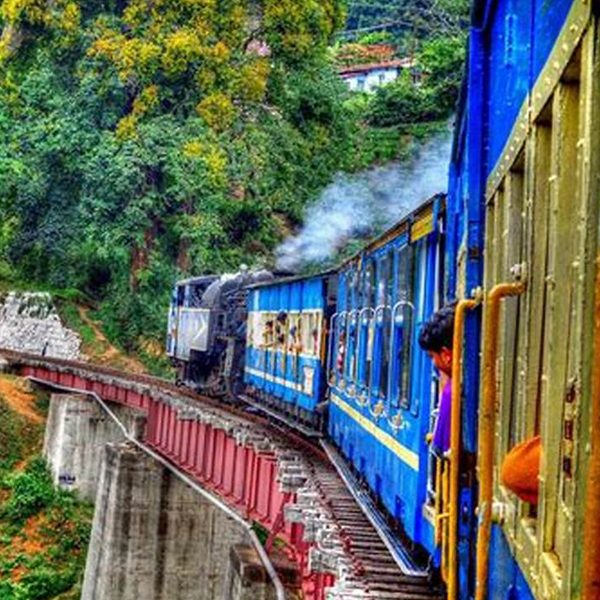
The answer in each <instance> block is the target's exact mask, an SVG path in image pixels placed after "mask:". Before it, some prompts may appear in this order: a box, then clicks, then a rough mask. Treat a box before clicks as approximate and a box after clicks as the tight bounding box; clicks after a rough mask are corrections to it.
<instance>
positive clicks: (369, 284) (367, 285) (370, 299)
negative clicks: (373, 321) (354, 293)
mask: <svg viewBox="0 0 600 600" xmlns="http://www.w3.org/2000/svg"><path fill="white" fill-rule="evenodd" d="M363 289H364V305H365V306H368V307H370V308H375V293H376V289H375V266H374V265H373V262H372V261H369V264H368V265H367V268H366V269H365V272H364V282H363Z"/></svg>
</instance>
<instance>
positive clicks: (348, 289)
mask: <svg viewBox="0 0 600 600" xmlns="http://www.w3.org/2000/svg"><path fill="white" fill-rule="evenodd" d="M443 224H444V198H443V196H437V197H434V198H432V199H430V200H429V201H427V202H426V203H425V204H424V205H423V206H422V207H420V208H419V209H418V210H417V211H416V212H414V213H413V214H411V215H409V216H407V217H406V218H405V219H403V220H402V221H401V222H400V223H399V224H398V225H396V226H395V227H393V228H392V229H391V230H390V231H388V232H386V233H385V234H384V235H382V236H381V237H380V238H378V239H377V240H375V241H373V242H372V243H371V244H370V245H368V246H367V247H366V248H365V249H364V251H362V252H361V253H360V254H359V255H357V256H356V257H354V258H353V259H352V260H350V261H349V262H347V263H346V264H345V265H343V266H342V267H341V268H340V270H339V275H338V277H339V282H338V286H339V289H338V304H337V311H336V313H335V314H334V315H333V316H332V327H331V328H332V332H333V333H332V335H331V338H330V350H329V365H328V367H329V369H328V371H329V388H330V389H329V435H330V437H331V439H332V440H333V441H334V443H335V444H336V445H337V446H338V447H339V449H340V451H341V453H342V454H343V455H344V456H345V457H346V458H347V460H348V461H349V462H350V463H351V464H352V465H353V466H354V469H355V471H356V472H357V473H358V474H359V475H360V476H361V477H362V478H363V479H364V481H365V482H366V483H367V485H368V486H369V488H370V489H371V491H372V493H373V495H374V496H375V498H376V499H377V500H378V501H379V502H380V503H381V504H382V505H383V506H384V507H385V509H386V510H387V512H388V513H389V514H390V515H391V516H392V517H393V518H394V519H395V521H396V523H397V524H398V525H399V526H400V528H401V529H402V531H403V533H404V534H405V535H406V536H407V537H408V538H409V540H410V541H411V542H412V544H414V545H415V546H421V547H423V548H425V549H427V550H428V552H430V553H433V552H434V551H435V546H436V543H435V536H434V524H433V520H434V511H433V502H434V482H433V468H432V464H433V461H432V459H431V456H430V453H429V450H428V447H427V445H426V443H425V440H426V434H427V432H428V431H430V430H431V422H432V419H433V416H434V414H435V409H436V404H437V385H436V381H437V379H436V377H435V376H434V372H433V367H432V364H431V361H430V360H429V359H428V358H427V356H426V355H425V353H423V352H421V351H419V350H418V349H417V348H418V344H417V336H418V332H419V328H420V325H421V323H422V322H423V321H424V320H425V319H427V318H428V317H429V315H430V314H431V313H432V312H433V311H434V310H435V309H437V308H438V307H439V304H440V302H441V301H442V298H443V228H444V225H443ZM428 482H429V484H428ZM428 489H429V490H430V492H432V493H430V494H428Z"/></svg>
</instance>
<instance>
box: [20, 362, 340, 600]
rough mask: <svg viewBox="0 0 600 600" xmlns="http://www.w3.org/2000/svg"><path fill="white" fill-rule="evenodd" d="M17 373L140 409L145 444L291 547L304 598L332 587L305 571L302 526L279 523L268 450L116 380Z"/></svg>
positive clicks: (38, 369)
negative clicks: (242, 442) (249, 444)
mask: <svg viewBox="0 0 600 600" xmlns="http://www.w3.org/2000/svg"><path fill="white" fill-rule="evenodd" d="M20 374H21V375H23V376H24V377H33V378H35V379H37V380H41V381H45V382H47V383H48V384H50V385H54V386H57V387H60V388H63V389H69V390H80V391H81V392H84V393H85V392H88V393H89V392H93V393H95V394H97V395H98V396H99V397H100V398H102V399H103V400H107V401H111V402H116V403H119V404H121V405H124V406H128V407H130V408H135V409H138V410H143V411H144V412H145V413H146V416H147V427H146V439H145V440H144V442H145V443H146V444H147V445H148V446H150V447H151V448H153V449H154V450H155V451H157V452H159V453H160V454H161V455H162V456H164V457H165V458H168V459H169V460H170V461H171V462H173V463H174V464H175V465H176V466H177V467H178V468H180V469H181V470H182V471H184V472H186V473H187V474H188V475H190V476H191V477H192V478H193V479H195V480H196V481H197V482H199V483H201V484H202V485H203V486H204V487H206V488H208V489H210V490H211V491H213V492H214V493H216V494H218V495H219V496H220V497H221V499H222V500H224V501H225V502H226V503H227V504H228V505H229V506H231V507H232V508H235V509H237V510H238V511H239V512H240V513H241V514H242V515H244V516H245V517H246V518H250V519H253V520H255V521H257V522H259V523H260V524H261V525H262V526H263V527H265V528H266V529H267V530H268V531H272V532H273V535H277V536H278V537H280V538H282V539H283V540H284V541H285V542H286V543H287V544H288V546H289V547H290V548H291V549H292V550H293V555H294V559H295V560H296V562H297V565H298V568H299V572H300V575H301V578H302V589H303V592H304V594H305V597H307V598H311V599H315V600H323V599H324V598H325V589H326V588H327V587H330V586H332V585H334V583H335V577H334V576H333V575H330V574H320V573H312V572H310V570H309V564H308V562H309V561H308V556H309V552H310V549H311V544H310V543H307V542H305V541H303V527H302V525H298V524H289V523H282V510H283V506H284V505H285V504H286V503H287V502H294V501H295V496H294V494H285V493H284V492H282V491H281V490H280V486H279V484H278V482H277V476H278V473H277V462H276V458H275V456H274V455H273V454H272V453H262V452H261V453H259V452H257V451H256V450H255V449H254V448H252V447H247V446H242V445H239V444H238V443H237V442H236V440H235V439H234V438H233V437H232V436H230V435H228V434H227V433H226V432H225V431H224V430H221V429H215V428H214V427H212V426H211V425H210V424H208V423H202V422H200V421H197V420H193V419H189V418H180V416H179V415H178V414H177V411H176V409H175V408H174V407H173V406H170V405H168V404H166V403H165V402H161V401H160V400H156V399H153V398H152V397H150V395H148V394H146V393H141V392H139V391H137V390H135V389H131V388H130V387H126V386H123V385H119V384H118V382H113V383H106V382H103V381H101V380H98V379H95V378H94V376H93V375H91V376H90V377H89V378H87V377H85V375H82V374H74V373H70V372H66V371H62V370H60V369H53V368H48V367H42V366H31V365H22V366H21V368H20ZM271 541H272V540H271Z"/></svg>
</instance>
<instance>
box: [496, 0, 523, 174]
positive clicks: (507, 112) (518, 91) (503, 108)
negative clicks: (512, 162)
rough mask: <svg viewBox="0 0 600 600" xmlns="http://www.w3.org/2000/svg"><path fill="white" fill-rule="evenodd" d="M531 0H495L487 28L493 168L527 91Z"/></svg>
mask: <svg viewBox="0 0 600 600" xmlns="http://www.w3.org/2000/svg"><path fill="white" fill-rule="evenodd" d="M531 10H532V7H531V0H498V3H497V6H496V11H495V14H494V18H493V20H492V23H491V25H490V30H489V31H488V32H487V44H488V61H489V73H490V80H489V81H490V88H489V96H488V98H489V106H490V123H491V124H493V126H490V130H489V161H488V172H489V171H490V170H491V169H493V167H494V166H495V164H496V162H497V161H498V159H499V158H500V156H501V154H502V150H503V149H504V146H505V144H506V141H507V140H508V137H509V135H510V132H511V131H512V128H513V125H514V122H515V120H516V118H517V115H518V114H519V110H520V108H521V105H522V104H523V102H524V101H525V99H526V98H527V94H528V92H529V76H530V57H531V50H530V44H531V20H532V15H531Z"/></svg>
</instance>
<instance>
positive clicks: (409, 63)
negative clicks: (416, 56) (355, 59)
mask: <svg viewBox="0 0 600 600" xmlns="http://www.w3.org/2000/svg"><path fill="white" fill-rule="evenodd" d="M413 66H414V60H413V59H411V58H401V59H397V60H389V61H385V62H379V63H369V64H361V65H349V66H344V67H339V68H338V73H339V75H340V77H341V78H342V79H343V80H344V81H345V82H346V84H347V85H348V88H349V89H350V90H351V91H353V92H373V91H374V90H376V89H377V88H379V87H381V86H382V85H386V84H388V83H391V82H392V81H394V80H395V79H397V78H398V76H399V75H400V73H401V72H402V70H403V69H412V67H413Z"/></svg>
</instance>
